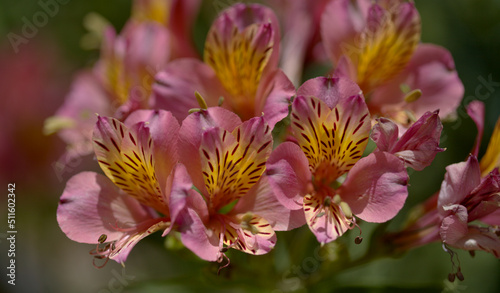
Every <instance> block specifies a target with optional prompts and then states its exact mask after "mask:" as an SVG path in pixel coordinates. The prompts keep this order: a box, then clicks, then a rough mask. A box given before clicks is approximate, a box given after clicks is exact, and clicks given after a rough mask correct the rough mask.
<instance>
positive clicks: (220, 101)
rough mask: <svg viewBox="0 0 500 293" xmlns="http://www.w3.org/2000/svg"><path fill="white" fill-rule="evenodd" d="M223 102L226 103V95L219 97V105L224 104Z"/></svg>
mask: <svg viewBox="0 0 500 293" xmlns="http://www.w3.org/2000/svg"><path fill="white" fill-rule="evenodd" d="M222 103H224V97H223V96H220V97H219V101H218V102H217V106H219V107H220V106H222Z"/></svg>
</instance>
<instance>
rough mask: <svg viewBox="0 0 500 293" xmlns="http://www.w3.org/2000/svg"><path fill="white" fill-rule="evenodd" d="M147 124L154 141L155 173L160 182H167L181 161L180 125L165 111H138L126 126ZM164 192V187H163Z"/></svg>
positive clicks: (126, 122)
mask: <svg viewBox="0 0 500 293" xmlns="http://www.w3.org/2000/svg"><path fill="white" fill-rule="evenodd" d="M140 122H146V123H147V124H146V127H147V128H148V129H149V133H150V135H151V138H152V140H153V148H154V152H153V154H154V160H155V171H156V177H157V179H158V182H166V181H167V177H168V176H169V175H170V173H171V172H172V169H173V167H174V165H175V164H177V162H178V160H179V155H178V153H177V148H178V146H177V144H178V140H179V129H180V125H179V122H177V119H175V118H174V117H173V116H172V113H170V112H167V111H164V110H138V111H135V112H133V113H132V114H130V116H129V117H128V118H127V120H125V125H134V124H137V123H140ZM161 187H162V189H163V190H164V188H165V187H164V185H162V186H161Z"/></svg>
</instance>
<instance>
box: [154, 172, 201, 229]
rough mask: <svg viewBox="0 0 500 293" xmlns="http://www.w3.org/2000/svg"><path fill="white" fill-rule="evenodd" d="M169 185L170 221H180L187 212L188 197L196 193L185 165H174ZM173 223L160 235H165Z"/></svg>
mask: <svg viewBox="0 0 500 293" xmlns="http://www.w3.org/2000/svg"><path fill="white" fill-rule="evenodd" d="M170 179H171V180H169V181H170V182H169V183H170V184H169V185H170V186H168V187H169V188H168V190H167V192H168V195H167V199H168V205H169V208H170V222H171V223H176V222H178V223H182V222H183V220H184V218H185V217H186V216H185V215H184V214H185V213H186V212H187V209H186V206H187V205H188V202H189V201H188V197H193V194H194V193H196V192H195V191H194V190H193V189H192V187H193V183H192V182H191V178H190V177H189V174H188V173H187V170H186V167H184V165H182V164H180V163H178V164H177V165H175V166H174V170H173V174H172V175H171V178H170ZM172 227H173V224H172V225H171V226H170V227H169V228H168V229H166V230H165V231H164V232H163V235H162V236H165V235H167V233H169V232H170V230H171V229H172Z"/></svg>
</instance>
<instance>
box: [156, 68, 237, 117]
mask: <svg viewBox="0 0 500 293" xmlns="http://www.w3.org/2000/svg"><path fill="white" fill-rule="evenodd" d="M155 79H156V83H155V84H154V85H153V93H152V97H151V107H153V108H157V109H164V110H167V111H170V112H172V114H173V115H174V116H175V117H176V118H177V119H178V120H179V121H182V120H184V118H186V116H188V115H189V113H188V111H189V110H190V109H193V108H199V107H200V106H199V105H198V102H197V101H196V98H195V95H194V93H195V92H196V91H197V92H199V93H200V94H201V96H202V97H203V98H204V99H205V101H206V103H207V105H208V106H209V107H212V106H217V103H218V101H219V98H220V97H228V96H229V94H228V93H227V92H226V90H224V88H223V86H222V84H221V83H220V81H219V79H218V78H217V76H216V75H215V72H214V71H213V70H212V68H210V67H209V66H208V65H206V64H204V63H202V62H201V61H199V60H196V59H188V58H186V59H178V60H174V61H172V62H170V63H168V65H167V66H165V67H164V68H163V70H162V71H161V72H159V73H158V74H157V75H156V77H155ZM223 105H224V104H223Z"/></svg>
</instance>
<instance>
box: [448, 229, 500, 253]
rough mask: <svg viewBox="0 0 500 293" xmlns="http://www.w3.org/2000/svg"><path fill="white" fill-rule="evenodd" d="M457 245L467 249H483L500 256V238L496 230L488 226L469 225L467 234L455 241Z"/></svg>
mask: <svg viewBox="0 0 500 293" xmlns="http://www.w3.org/2000/svg"><path fill="white" fill-rule="evenodd" d="M497 233H498V232H497ZM455 246H457V247H460V248H462V249H465V250H483V251H486V252H489V253H491V254H493V255H494V256H495V257H496V258H500V238H499V237H498V234H496V233H495V230H490V229H488V228H484V227H476V226H469V231H468V234H467V236H466V237H464V238H462V239H460V240H459V241H458V242H457V243H455Z"/></svg>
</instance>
